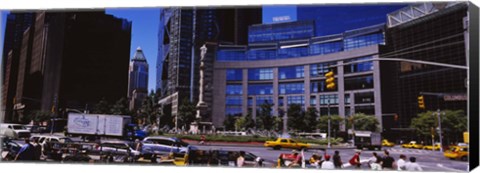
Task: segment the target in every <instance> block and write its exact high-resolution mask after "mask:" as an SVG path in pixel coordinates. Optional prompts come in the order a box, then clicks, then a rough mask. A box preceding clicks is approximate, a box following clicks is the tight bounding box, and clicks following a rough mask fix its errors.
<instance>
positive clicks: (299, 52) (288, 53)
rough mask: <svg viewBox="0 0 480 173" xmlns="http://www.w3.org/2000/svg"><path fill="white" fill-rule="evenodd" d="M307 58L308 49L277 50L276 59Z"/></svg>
mask: <svg viewBox="0 0 480 173" xmlns="http://www.w3.org/2000/svg"><path fill="white" fill-rule="evenodd" d="M304 56H308V47H307V46H304V47H294V48H284V49H278V58H279V59H280V58H282V59H283V58H292V57H304Z"/></svg>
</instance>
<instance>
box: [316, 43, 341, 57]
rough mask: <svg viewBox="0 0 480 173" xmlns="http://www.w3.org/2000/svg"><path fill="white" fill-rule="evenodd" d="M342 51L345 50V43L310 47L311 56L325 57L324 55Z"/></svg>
mask: <svg viewBox="0 0 480 173" xmlns="http://www.w3.org/2000/svg"><path fill="white" fill-rule="evenodd" d="M342 50H343V42H341V41H336V42H330V43H320V44H311V45H310V54H311V55H323V54H329V53H335V52H341V51H342Z"/></svg>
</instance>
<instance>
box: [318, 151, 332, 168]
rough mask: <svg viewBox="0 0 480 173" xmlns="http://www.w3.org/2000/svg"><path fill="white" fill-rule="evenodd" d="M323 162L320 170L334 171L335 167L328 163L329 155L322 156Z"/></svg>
mask: <svg viewBox="0 0 480 173" xmlns="http://www.w3.org/2000/svg"><path fill="white" fill-rule="evenodd" d="M324 158H325V161H323V163H322V166H321V168H322V169H335V165H333V162H331V161H330V155H328V154H326V155H325V156H324Z"/></svg>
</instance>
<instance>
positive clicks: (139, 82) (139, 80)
mask: <svg viewBox="0 0 480 173" xmlns="http://www.w3.org/2000/svg"><path fill="white" fill-rule="evenodd" d="M128 73H129V77H128V98H129V99H130V110H134V109H137V108H138V107H139V106H140V105H141V103H142V101H143V100H144V99H145V98H146V97H147V94H148V63H147V59H146V58H145V55H144V54H143V51H142V49H141V48H140V47H138V48H137V51H136V52H135V55H133V59H132V61H131V62H130V69H129V72H128Z"/></svg>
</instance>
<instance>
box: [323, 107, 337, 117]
mask: <svg viewBox="0 0 480 173" xmlns="http://www.w3.org/2000/svg"><path fill="white" fill-rule="evenodd" d="M327 115H328V108H320V116H327ZM330 115H338V107H330Z"/></svg>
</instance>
